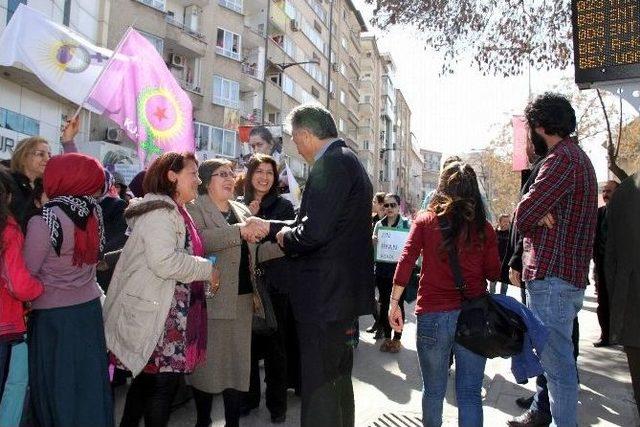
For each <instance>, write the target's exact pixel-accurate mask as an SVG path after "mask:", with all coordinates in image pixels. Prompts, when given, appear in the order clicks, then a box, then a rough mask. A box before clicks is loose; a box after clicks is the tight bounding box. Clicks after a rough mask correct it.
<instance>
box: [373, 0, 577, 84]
mask: <svg viewBox="0 0 640 427" xmlns="http://www.w3.org/2000/svg"><path fill="white" fill-rule="evenodd" d="M366 1H367V2H368V3H374V0H366ZM375 2H376V9H375V10H374V17H373V19H372V24H373V25H375V26H377V27H379V28H381V29H383V30H384V29H387V28H389V27H391V26H393V25H397V24H398V25H408V26H413V27H415V28H417V29H418V30H419V31H420V33H422V34H423V35H424V41H425V44H426V46H428V47H431V48H432V49H434V50H435V51H437V52H440V53H441V54H442V59H443V61H442V73H453V71H454V67H455V65H456V64H457V63H458V61H459V60H460V58H465V57H470V58H471V61H472V63H473V64H475V66H477V67H478V70H480V71H482V72H483V73H484V74H496V75H503V76H505V77H507V76H512V75H517V74H521V73H522V72H524V71H525V70H526V69H527V68H528V67H529V66H532V67H534V68H535V69H539V70H540V69H546V70H550V69H558V68H559V69H565V68H566V67H567V66H569V65H570V64H571V63H572V60H573V57H572V55H573V50H572V46H571V35H572V30H571V2H570V0H528V1H525V0H375Z"/></svg>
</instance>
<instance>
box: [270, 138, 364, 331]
mask: <svg viewBox="0 0 640 427" xmlns="http://www.w3.org/2000/svg"><path fill="white" fill-rule="evenodd" d="M372 198H373V187H372V186H371V182H370V181H369V177H368V175H367V172H366V171H365V169H364V167H363V166H362V164H361V163H360V161H359V160H358V157H357V156H356V154H355V153H354V152H353V151H352V150H351V149H349V148H347V146H346V145H345V143H344V141H340V140H339V141H336V142H334V143H333V144H331V145H330V146H329V148H328V149H327V151H326V152H325V153H324V155H323V156H322V157H321V158H320V159H318V160H317V161H316V162H315V164H314V165H313V168H312V169H311V173H310V174H309V178H308V180H307V183H306V186H305V190H304V193H303V195H302V202H301V204H300V211H299V212H298V215H297V216H296V219H295V221H293V222H290V223H288V224H279V225H278V224H274V227H272V235H273V233H274V232H275V231H277V229H278V227H279V228H281V227H282V226H283V225H289V226H290V227H292V230H291V231H289V232H288V233H285V235H284V247H283V250H284V252H285V254H286V255H287V256H288V257H289V260H290V265H291V277H292V286H291V290H290V293H289V295H290V299H291V303H292V307H293V312H294V316H295V318H296V320H297V321H299V322H306V323H325V322H331V321H345V320H355V318H356V317H357V316H360V315H363V314H370V313H373V308H374V281H373V245H372V243H371V234H372V228H371V199H372Z"/></svg>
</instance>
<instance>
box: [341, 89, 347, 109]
mask: <svg viewBox="0 0 640 427" xmlns="http://www.w3.org/2000/svg"><path fill="white" fill-rule="evenodd" d="M340 102H342V103H343V104H345V105H346V104H347V94H346V93H344V91H343V90H342V89H341V90H340Z"/></svg>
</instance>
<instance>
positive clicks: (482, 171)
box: [467, 123, 520, 219]
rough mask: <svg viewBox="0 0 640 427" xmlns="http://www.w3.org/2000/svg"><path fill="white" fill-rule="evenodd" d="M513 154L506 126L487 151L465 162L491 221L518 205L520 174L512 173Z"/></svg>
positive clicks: (511, 138)
mask: <svg viewBox="0 0 640 427" xmlns="http://www.w3.org/2000/svg"><path fill="white" fill-rule="evenodd" d="M512 153H513V130H512V127H511V124H510V123H508V124H505V125H503V126H502V127H501V129H500V132H499V134H498V136H496V137H495V138H494V139H493V140H492V141H491V142H490V143H489V146H488V147H487V148H485V149H483V150H479V151H476V152H475V153H473V154H472V155H471V156H470V158H469V159H468V160H467V161H468V162H469V163H470V164H471V166H472V167H473V168H474V169H475V171H476V175H477V177H478V181H479V184H480V186H481V187H482V189H483V190H484V195H485V198H486V203H487V209H488V210H489V212H490V213H491V215H492V216H493V218H494V219H497V218H498V216H499V215H501V214H511V213H512V212H513V211H514V210H515V208H516V205H517V203H518V195H519V192H520V174H519V173H517V172H514V171H513V170H512V161H511V156H512Z"/></svg>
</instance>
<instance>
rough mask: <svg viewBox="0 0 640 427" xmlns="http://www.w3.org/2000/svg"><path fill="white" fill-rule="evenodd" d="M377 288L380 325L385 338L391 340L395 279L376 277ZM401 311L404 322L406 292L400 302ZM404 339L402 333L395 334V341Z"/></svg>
mask: <svg viewBox="0 0 640 427" xmlns="http://www.w3.org/2000/svg"><path fill="white" fill-rule="evenodd" d="M376 287H377V288H378V292H379V294H380V295H379V297H378V301H379V302H380V317H379V318H378V325H379V327H381V328H382V331H383V332H384V337H385V338H391V325H390V324H389V303H390V302H391V290H392V289H393V277H380V276H376ZM398 305H399V306H400V311H401V312H402V320H404V319H405V317H404V291H403V292H402V295H401V296H400V301H398ZM400 338H402V333H398V332H395V331H394V332H393V339H394V340H399V339H400Z"/></svg>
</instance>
